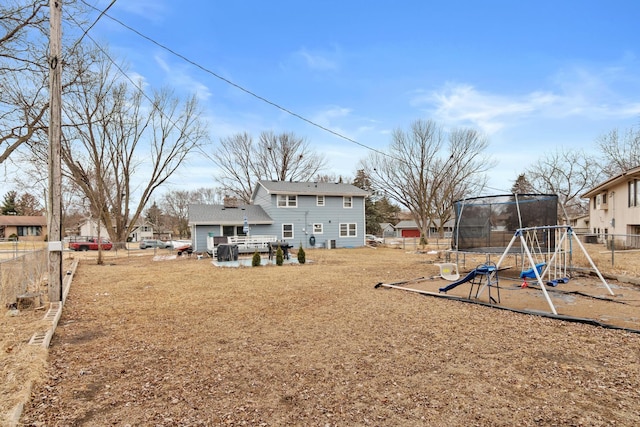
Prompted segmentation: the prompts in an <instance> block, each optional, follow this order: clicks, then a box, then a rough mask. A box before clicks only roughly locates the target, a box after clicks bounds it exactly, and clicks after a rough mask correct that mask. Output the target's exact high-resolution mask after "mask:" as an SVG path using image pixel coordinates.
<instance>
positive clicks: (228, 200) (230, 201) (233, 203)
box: [223, 196, 238, 208]
mask: <svg viewBox="0 0 640 427" xmlns="http://www.w3.org/2000/svg"><path fill="white" fill-rule="evenodd" d="M223 204H224V207H225V208H237V207H238V198H237V197H229V196H227V197H225V198H224V202H223Z"/></svg>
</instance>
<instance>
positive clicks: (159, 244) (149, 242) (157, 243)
mask: <svg viewBox="0 0 640 427" xmlns="http://www.w3.org/2000/svg"><path fill="white" fill-rule="evenodd" d="M170 247H171V243H169V242H163V241H162V240H157V239H145V240H141V241H140V249H147V248H158V249H167V248H170Z"/></svg>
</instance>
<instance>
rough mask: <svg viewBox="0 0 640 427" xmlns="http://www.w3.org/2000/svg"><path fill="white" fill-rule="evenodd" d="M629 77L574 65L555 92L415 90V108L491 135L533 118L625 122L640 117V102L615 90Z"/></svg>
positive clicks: (560, 76) (557, 79)
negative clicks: (510, 92) (619, 120)
mask: <svg viewBox="0 0 640 427" xmlns="http://www.w3.org/2000/svg"><path fill="white" fill-rule="evenodd" d="M625 73H626V71H625V69H624V68H622V67H609V68H603V69H602V70H601V71H599V72H593V71H590V70H588V69H586V68H579V67H575V68H571V69H567V70H562V71H560V72H558V73H557V74H556V75H555V76H554V77H553V78H552V79H551V80H552V83H553V84H554V89H553V90H534V91H531V92H528V93H524V94H509V93H498V92H495V93H492V92H489V91H481V90H478V89H477V88H475V87H474V86H472V85H470V84H465V83H460V84H454V83H447V84H445V85H444V86H443V87H442V88H440V89H438V90H434V91H432V92H429V93H425V92H416V94H415V95H414V96H413V98H412V99H411V105H413V106H418V107H421V108H426V109H428V110H429V112H430V113H431V114H432V115H433V116H434V118H435V119H436V120H438V121H442V122H444V123H447V124H451V125H471V126H474V127H478V128H479V129H481V130H482V131H484V132H485V133H487V134H489V135H491V134H494V133H496V132H498V131H500V130H502V129H504V128H506V127H512V126H517V125H518V123H521V122H523V121H531V120H533V119H535V120H541V119H544V120H558V119H566V118H569V117H572V118H574V119H588V120H594V121H595V120H603V119H621V120H622V119H628V118H630V117H634V116H637V115H639V114H640V102H637V101H636V100H635V99H630V98H629V94H628V93H619V91H618V90H617V88H616V85H617V83H618V82H619V81H621V80H625V79H628V76H625ZM636 85H638V86H640V82H636ZM627 87H628V86H627Z"/></svg>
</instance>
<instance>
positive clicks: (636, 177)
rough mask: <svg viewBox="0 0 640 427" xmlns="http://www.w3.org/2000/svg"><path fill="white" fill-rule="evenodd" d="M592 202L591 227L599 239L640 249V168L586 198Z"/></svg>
mask: <svg viewBox="0 0 640 427" xmlns="http://www.w3.org/2000/svg"><path fill="white" fill-rule="evenodd" d="M582 197H583V198H588V199H589V228H590V231H591V233H593V234H595V235H596V236H598V240H600V241H604V240H609V239H610V237H611V236H613V238H614V239H615V240H616V246H619V247H632V248H637V247H640V238H639V237H638V235H640V166H638V167H635V168H633V169H629V170H627V171H625V172H624V173H622V174H620V175H618V176H615V177H613V178H611V179H608V180H607V181H604V182H603V183H601V184H598V185H597V186H596V187H594V188H592V189H591V190H589V191H588V192H586V193H584V194H583V195H582Z"/></svg>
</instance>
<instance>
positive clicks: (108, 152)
mask: <svg viewBox="0 0 640 427" xmlns="http://www.w3.org/2000/svg"><path fill="white" fill-rule="evenodd" d="M99 59H100V60H99V61H98V62H97V63H96V64H94V66H93V67H92V68H91V69H85V70H84V71H85V72H84V73H82V76H83V78H82V82H81V83H82V84H81V85H80V86H79V90H78V91H77V92H76V93H74V94H73V96H69V97H67V101H66V104H65V111H66V112H67V115H68V121H69V126H67V127H66V128H65V133H64V143H63V149H62V156H63V163H64V166H65V173H66V175H67V176H68V177H69V178H71V179H72V180H73V182H74V183H76V184H77V185H78V186H79V187H80V188H81V190H82V193H83V194H84V195H85V197H86V198H87V199H88V200H89V202H90V204H91V208H92V210H95V211H97V212H98V215H99V218H100V220H101V222H102V224H104V225H105V227H107V229H108V230H109V231H110V233H113V236H114V240H115V241H116V242H125V241H126V239H127V236H128V235H129V234H130V232H131V231H132V230H133V228H134V226H135V223H136V221H137V219H138V218H139V217H140V215H141V214H142V211H143V208H144V207H145V205H146V204H147V203H148V202H149V200H150V198H151V196H152V195H153V194H154V192H155V191H156V190H157V189H158V188H159V187H160V186H161V185H162V184H163V183H165V182H166V181H167V179H169V177H170V176H171V175H172V174H173V173H174V172H175V170H176V169H177V168H178V167H179V166H180V165H181V164H182V163H183V161H184V160H185V158H186V157H187V156H188V154H189V153H191V152H192V151H193V150H194V149H196V148H199V147H200V146H201V145H202V144H203V143H204V142H205V141H207V133H206V131H205V128H204V126H203V123H202V122H201V120H200V110H199V107H198V104H197V101H196V98H195V97H191V98H189V99H187V100H185V101H181V100H180V99H179V98H178V97H177V96H175V95H174V94H173V93H172V92H171V91H168V90H161V91H154V93H153V95H152V96H151V97H150V98H147V97H146V96H144V94H143V92H142V91H141V89H140V88H137V87H132V86H131V85H129V84H127V83H125V82H123V81H121V80H120V79H119V78H118V77H117V75H116V74H115V73H113V72H112V71H111V62H110V60H108V59H107V58H99ZM134 195H135V197H136V199H137V200H136V202H135V203H137V204H134Z"/></svg>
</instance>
